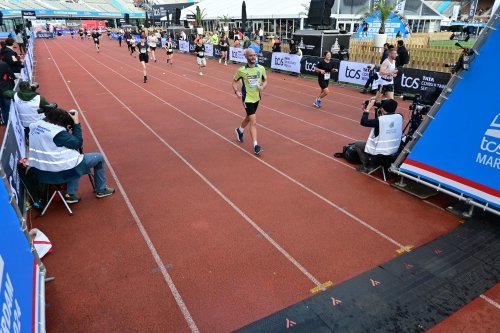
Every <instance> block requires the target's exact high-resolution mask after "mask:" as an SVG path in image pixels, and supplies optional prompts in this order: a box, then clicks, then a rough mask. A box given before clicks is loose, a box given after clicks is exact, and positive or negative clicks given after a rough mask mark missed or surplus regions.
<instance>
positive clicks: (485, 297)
mask: <svg viewBox="0 0 500 333" xmlns="http://www.w3.org/2000/svg"><path fill="white" fill-rule="evenodd" d="M479 297H481V298H482V299H484V300H485V301H486V302H488V303H490V304H491V305H493V306H494V307H495V308H497V309H498V310H500V304H498V303H497V302H495V301H494V300H492V299H491V298H489V297H488V296H485V295H483V294H481V295H479Z"/></svg>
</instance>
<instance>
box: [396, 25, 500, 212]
mask: <svg viewBox="0 0 500 333" xmlns="http://www.w3.org/2000/svg"><path fill="white" fill-rule="evenodd" d="M499 44H500V31H499V29H498V27H497V29H492V30H491V34H490V36H489V37H488V39H487V40H486V41H485V43H484V44H483V45H482V47H481V49H480V50H478V54H479V55H478V56H476V57H475V59H474V60H473V62H472V63H471V65H470V69H469V70H468V71H462V72H461V73H460V75H461V76H462V79H461V80H459V81H458V82H457V83H456V85H455V86H454V88H453V91H452V92H451V93H450V95H449V96H448V98H447V100H446V101H445V102H444V103H443V104H442V105H441V107H440V109H439V110H438V112H437V113H436V114H435V115H434V119H433V120H432V121H431V122H430V123H429V125H428V127H427V128H426V130H425V132H424V133H423V135H422V137H421V138H419V139H418V141H417V142H416V144H415V146H414V147H413V149H412V150H411V153H410V154H409V155H408V157H407V158H406V159H405V160H404V162H403V164H402V165H401V166H400V170H401V171H403V172H406V173H409V174H412V175H416V176H420V177H422V178H424V179H427V180H429V181H431V182H433V183H437V184H440V185H441V186H443V187H446V188H449V189H452V190H453V191H455V192H457V193H459V194H464V195H466V196H469V197H472V198H474V199H476V200H478V201H480V202H484V203H486V204H488V205H489V206H493V207H496V208H500V110H499V108H498V100H499V99H498V91H497V90H498V89H497V86H498V75H495V73H493V72H492V70H491V64H493V63H496V60H497V58H498V45H499ZM478 82H480V86H481V88H480V89H481V96H475V95H474V94H475V92H476V91H477V89H478V86H477V84H478Z"/></svg>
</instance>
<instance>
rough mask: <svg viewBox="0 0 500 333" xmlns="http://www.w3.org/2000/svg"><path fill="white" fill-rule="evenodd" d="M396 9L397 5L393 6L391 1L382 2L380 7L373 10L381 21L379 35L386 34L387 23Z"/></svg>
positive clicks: (379, 4) (384, 0)
mask: <svg viewBox="0 0 500 333" xmlns="http://www.w3.org/2000/svg"><path fill="white" fill-rule="evenodd" d="M394 8H396V5H395V4H392V3H391V2H390V1H389V0H380V2H379V3H378V5H377V6H376V7H375V8H373V13H374V14H375V17H376V18H378V19H379V20H380V29H379V30H378V33H379V34H385V22H387V19H388V18H389V16H390V15H391V13H392V11H393V10H394Z"/></svg>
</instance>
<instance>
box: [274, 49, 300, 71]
mask: <svg viewBox="0 0 500 333" xmlns="http://www.w3.org/2000/svg"><path fill="white" fill-rule="evenodd" d="M271 68H272V69H278V70H282V71H287V72H292V73H297V74H300V57H299V56H298V55H296V54H289V53H282V52H273V56H272V58H271Z"/></svg>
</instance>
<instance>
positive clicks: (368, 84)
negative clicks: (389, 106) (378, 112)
mask: <svg viewBox="0 0 500 333" xmlns="http://www.w3.org/2000/svg"><path fill="white" fill-rule="evenodd" d="M373 81H375V76H372V77H370V78H368V80H366V83H365V90H368V87H371V86H372V84H373ZM370 90H371V89H370Z"/></svg>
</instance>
